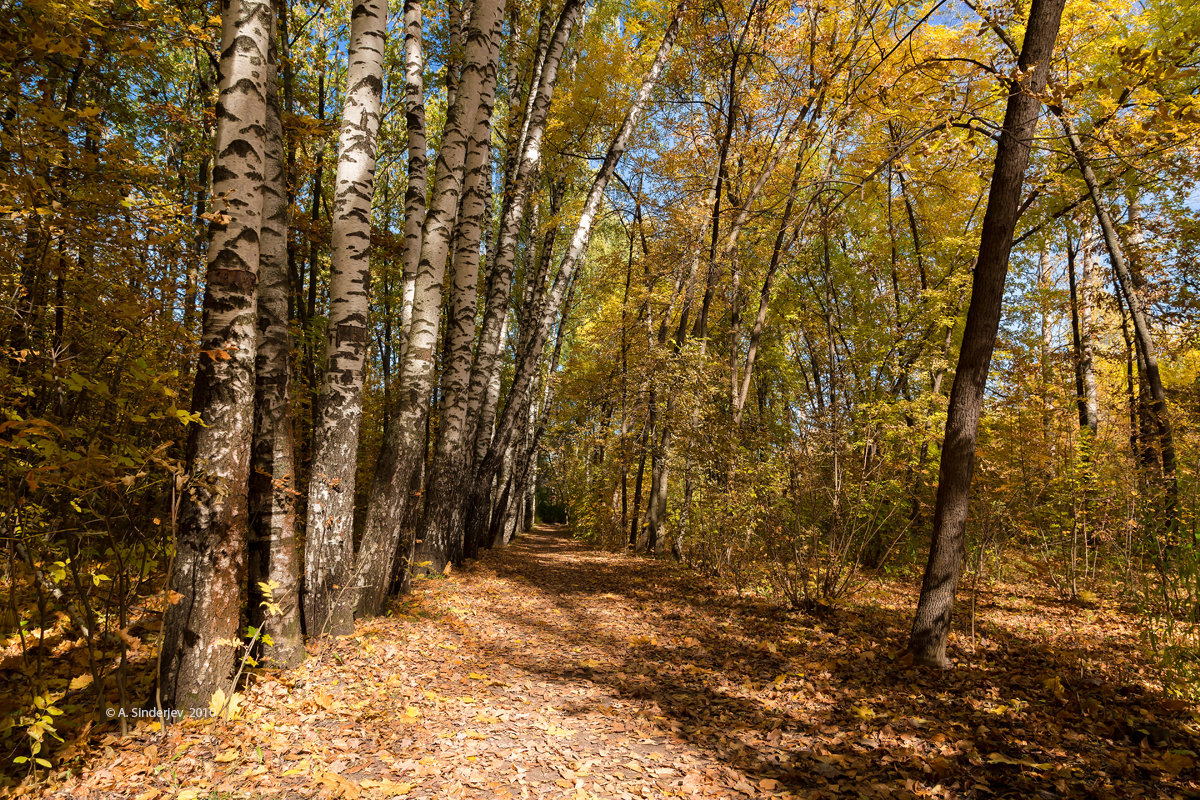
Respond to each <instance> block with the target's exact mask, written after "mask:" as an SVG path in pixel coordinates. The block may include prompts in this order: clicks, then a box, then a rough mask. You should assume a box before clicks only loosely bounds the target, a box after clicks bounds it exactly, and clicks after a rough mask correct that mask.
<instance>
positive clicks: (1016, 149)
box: [908, 0, 1064, 667]
mask: <svg viewBox="0 0 1200 800" xmlns="http://www.w3.org/2000/svg"><path fill="white" fill-rule="evenodd" d="M1063 3H1064V0H1033V3H1032V5H1031V6H1030V9H1029V24H1028V27H1027V29H1026V33H1025V42H1024V44H1023V46H1022V48H1021V56H1020V58H1019V59H1018V66H1019V69H1020V74H1021V76H1022V77H1021V79H1020V80H1019V81H1016V82H1014V84H1013V85H1012V88H1011V91H1012V94H1011V95H1010V96H1009V98H1008V105H1007V109H1006V110H1005V114H1004V127H1003V129H1002V132H1001V134H1000V142H999V145H998V147H997V150H996V164H995V169H994V171H993V173H992V183H991V187H990V189H989V191H988V204H987V211H986V212H985V213H984V218H983V229H982V232H981V234H980V242H979V258H978V260H977V261H976V266H975V280H974V284H973V286H972V288H971V303H970V306H969V308H968V310H967V321H966V328H965V329H964V332H963V343H962V349H961V350H960V352H959V357H958V367H957V370H956V371H955V374H954V384H953V386H952V388H951V390H950V404H949V410H948V413H947V417H946V434H945V438H944V440H943V443H942V461H941V467H940V470H939V473H938V491H937V501H936V503H935V505H934V513H933V537H932V541H931V544H930V548H929V561H928V563H927V565H926V567H925V576H924V579H923V580H922V583H921V596H920V600H919V601H918V603H917V611H916V615H915V617H914V620H913V627H912V633H911V635H910V637H909V645H908V654H909V655H910V656H911V657H912V660H913V661H914V662H915V663H918V664H924V665H931V666H939V667H945V666H948V664H949V662H948V661H947V659H946V638H947V636H948V635H949V633H950V617H951V613H952V612H953V610H954V595H955V592H956V591H957V589H958V580H959V578H960V577H961V575H962V562H963V552H964V550H965V548H966V538H965V537H966V524H967V506H968V500H969V497H970V490H971V477H972V473H973V472H974V468H975V441H976V438H977V435H978V431H979V416H980V413H981V411H982V408H983V392H984V387H985V386H986V384H987V375H988V369H989V367H990V366H991V361H992V352H993V350H994V348H995V343H996V332H997V330H998V329H999V325H1000V311H1001V305H1002V303H1003V299H1004V283H1005V279H1006V278H1007V276H1008V258H1009V252H1010V251H1011V249H1012V239H1013V228H1014V227H1015V225H1016V222H1017V217H1018V215H1019V206H1020V202H1021V187H1022V185H1023V184H1024V181H1025V168H1026V166H1027V165H1028V163H1029V148H1030V143H1031V141H1032V139H1033V134H1034V130H1035V128H1036V127H1037V119H1038V115H1039V112H1040V110H1041V102H1040V101H1039V100H1038V97H1037V95H1038V94H1039V93H1040V92H1041V91H1042V89H1043V88H1044V87H1045V85H1046V79H1047V76H1048V75H1049V72H1050V57H1051V55H1052V54H1053V52H1054V42H1055V39H1057V37H1058V28H1059V23H1060V21H1061V17H1062V9H1063Z"/></svg>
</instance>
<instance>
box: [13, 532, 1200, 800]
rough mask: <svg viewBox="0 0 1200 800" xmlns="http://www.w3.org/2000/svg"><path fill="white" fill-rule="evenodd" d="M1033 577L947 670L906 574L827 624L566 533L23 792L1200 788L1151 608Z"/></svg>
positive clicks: (1173, 791) (532, 537) (458, 576)
mask: <svg viewBox="0 0 1200 800" xmlns="http://www.w3.org/2000/svg"><path fill="white" fill-rule="evenodd" d="M1020 591H1021V587H1012V586H993V587H992V590H991V591H990V592H984V593H981V596H980V603H979V616H978V618H977V620H976V627H977V629H978V631H979V632H980V635H979V637H978V638H977V639H976V640H975V641H974V643H972V642H971V641H970V640H968V639H965V638H963V637H961V636H960V637H959V638H958V639H957V640H956V641H953V642H952V646H953V649H954V651H955V652H956V653H957V654H958V656H959V663H958V664H957V666H956V668H955V669H953V670H950V671H947V672H941V673H931V672H926V671H921V670H916V669H913V668H910V667H905V666H903V664H902V662H900V661H898V660H897V659H896V656H897V655H898V654H899V652H900V651H901V650H902V648H903V644H904V640H905V635H906V633H907V627H908V614H910V613H911V607H912V602H913V595H912V591H911V589H910V588H908V587H902V586H899V585H893V584H888V583H883V584H881V585H880V586H879V587H878V588H877V589H875V590H872V591H870V592H867V593H864V595H863V596H862V597H860V598H859V599H858V600H856V601H852V602H850V603H848V604H846V605H845V606H843V607H840V608H837V609H833V610H825V611H823V612H822V613H820V614H819V615H815V616H810V615H804V614H800V613H798V612H790V611H787V610H786V609H784V608H781V607H779V606H778V605H775V604H772V603H769V602H766V601H764V600H762V599H760V598H754V597H747V596H741V597H739V596H736V595H734V594H731V593H729V592H726V591H723V590H721V589H718V588H716V587H715V586H714V585H713V584H711V583H710V582H709V581H707V580H705V579H704V578H702V577H701V576H699V575H697V574H696V573H695V572H692V571H689V570H686V569H684V568H682V567H680V566H678V565H675V564H670V563H667V562H664V561H655V560H650V559H645V558H636V557H632V556H629V555H625V554H614V553H606V552H600V551H595V550H592V549H589V548H587V547H586V546H584V545H582V544H580V543H578V542H575V541H573V540H571V539H570V538H569V536H568V535H567V534H566V533H565V532H564V531H562V530H560V529H555V528H551V527H542V528H539V529H538V530H536V531H535V532H534V533H531V534H528V535H525V536H522V537H520V538H519V539H518V540H517V541H515V542H514V543H513V544H512V545H510V546H508V547H505V548H502V549H499V550H496V551H493V552H489V553H486V554H485V555H484V556H483V557H482V558H481V559H480V560H479V561H478V562H475V563H472V564H470V565H469V566H468V567H467V568H466V569H463V570H460V571H456V572H455V573H454V574H453V576H452V577H450V578H448V579H436V580H428V581H423V582H420V583H418V585H417V588H416V590H415V591H414V593H413V594H412V595H410V596H408V597H406V598H402V599H401V600H400V601H398V602H397V604H396V605H395V606H394V609H393V613H392V614H391V615H390V616H389V617H386V618H379V619H373V620H367V621H363V622H360V623H358V624H357V626H356V629H355V633H354V634H353V635H352V636H347V637H342V638H338V639H334V640H329V641H325V642H321V643H317V644H315V645H312V646H310V648H309V658H308V660H307V661H306V662H305V663H304V665H302V666H301V667H300V668H298V669H296V670H294V671H292V672H289V673H275V672H270V671H263V672H261V673H259V674H256V675H254V676H252V679H251V681H250V682H249V684H248V685H247V686H246V687H245V689H244V690H243V692H242V693H241V695H240V696H241V704H240V708H239V711H240V714H239V716H238V717H237V718H236V719H232V720H217V721H202V720H187V721H184V722H181V723H178V724H175V725H171V726H168V727H167V729H166V730H165V731H163V730H159V729H158V728H157V726H156V725H155V724H153V723H145V722H143V723H139V724H138V725H137V726H135V727H134V728H133V729H132V734H131V735H129V736H127V737H124V738H122V737H119V736H118V735H117V734H116V733H114V732H113V731H112V730H111V729H110V730H107V731H106V730H105V727H100V728H99V729H96V730H94V731H93V732H92V733H91V734H90V738H89V739H88V740H87V741H86V742H82V743H76V744H75V745H74V748H73V752H72V753H71V756H70V758H69V759H65V758H63V759H60V763H59V764H56V768H55V769H54V770H51V771H50V773H49V775H46V774H44V773H43V774H42V775H41V776H39V778H38V779H37V780H36V781H35V780H29V781H27V782H26V783H25V784H23V785H21V786H20V787H17V788H16V789H15V790H12V791H11V794H12V795H13V796H20V795H25V796H37V795H41V796H44V797H64V798H66V797H70V798H116V797H122V798H136V799H137V800H157V799H158V798H177V799H179V800H192V799H193V798H195V799H196V800H198V799H199V798H214V797H219V798H241V797H255V798H258V797H280V798H308V797H322V798H324V797H339V798H351V800H354V799H356V798H398V797H403V798H460V797H461V798H574V799H577V800H587V799H589V798H614V799H621V800H624V799H625V798H659V797H688V798H743V797H794V798H820V797H856V798H874V797H877V798H925V797H932V798H939V797H940V798H951V797H954V798H959V797H962V798H992V797H1012V798H1017V797H1021V798H1024V797H1095V798H1109V797H1122V798H1126V797H1128V798H1133V797H1171V798H1175V797H1200V787H1198V784H1197V777H1198V776H1197V772H1196V758H1197V752H1198V751H1200V742H1198V739H1200V737H1198V735H1197V733H1198V729H1197V720H1198V719H1200V717H1198V716H1197V711H1196V708H1195V707H1194V706H1192V705H1190V704H1186V703H1183V702H1181V701H1178V700H1175V699H1172V698H1169V697H1167V696H1165V695H1163V694H1162V693H1161V692H1159V691H1155V689H1154V687H1153V684H1152V683H1151V682H1149V681H1148V680H1147V678H1146V676H1145V675H1144V674H1143V670H1144V665H1143V659H1142V658H1141V657H1140V655H1139V652H1138V650H1137V646H1136V645H1137V634H1136V629H1135V626H1134V622H1133V620H1131V619H1130V618H1129V617H1127V616H1124V615H1122V614H1121V613H1120V612H1119V611H1118V610H1116V609H1115V607H1110V606H1111V605H1112V604H1109V606H1105V607H1103V608H1099V609H1096V610H1094V611H1090V612H1089V613H1088V614H1087V615H1086V616H1085V617H1081V616H1080V614H1079V610H1078V609H1076V608H1073V607H1069V606H1064V605H1062V604H1059V603H1056V602H1054V601H1051V600H1046V599H1042V600H1038V599H1036V598H1029V597H1025V596H1023V595H1021V594H1020ZM108 727H109V728H111V726H108ZM64 767H65V769H64Z"/></svg>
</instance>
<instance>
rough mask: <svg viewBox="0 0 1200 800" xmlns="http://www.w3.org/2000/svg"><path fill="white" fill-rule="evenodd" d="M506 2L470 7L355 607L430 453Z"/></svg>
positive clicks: (379, 566)
mask: <svg viewBox="0 0 1200 800" xmlns="http://www.w3.org/2000/svg"><path fill="white" fill-rule="evenodd" d="M503 6H504V3H503V0H477V2H476V3H475V5H474V6H473V8H472V12H471V20H470V28H469V30H468V32H467V36H466V45H465V48H464V52H463V60H462V70H461V75H460V77H459V79H458V82H457V86H456V89H455V96H454V102H453V104H452V105H451V106H450V109H449V111H448V113H447V115H446V124H445V127H444V129H443V132H442V144H441V147H440V149H439V150H438V157H437V161H436V163H435V165H434V180H433V194H432V198H431V202H430V205H429V208H428V211H427V214H426V217H425V226H424V228H423V231H422V240H421V261H420V267H419V269H418V271H417V278H416V285H415V291H414V300H413V311H412V321H411V323H410V326H409V330H408V344H407V346H406V349H405V352H404V363H403V365H402V367H401V371H400V386H399V391H398V392H397V404H396V409H395V414H393V415H392V417H391V418H390V419H389V424H388V428H387V430H386V431H385V433H384V441H383V445H382V448H381V451H380V456H379V463H378V465H377V467H376V470H375V477H374V481H373V482H372V485H371V492H370V495H369V498H368V501H367V512H366V513H367V517H366V522H365V524H364V527H363V537H362V543H361V545H360V547H359V551H358V555H357V557H356V560H355V580H354V582H355V585H356V587H357V589H358V595H357V597H356V598H354V600H353V601H352V605H351V608H353V607H354V606H353V602H357V608H358V613H359V614H360V615H371V614H376V613H378V612H379V611H380V609H382V607H383V601H384V598H385V597H386V596H387V590H388V583H389V580H390V577H391V573H392V570H391V565H392V558H393V556H394V554H395V552H396V548H397V542H398V540H399V537H400V533H401V527H400V526H401V520H402V518H403V516H404V511H405V509H406V507H407V504H408V503H409V502H410V501H411V497H410V495H409V491H408V487H409V485H410V481H411V480H412V476H413V474H414V473H415V472H416V470H417V469H418V466H419V464H420V463H421V461H422V459H423V456H424V450H425V425H424V421H425V416H426V414H427V413H428V410H429V400H430V397H431V396H432V393H433V383H434V378H435V371H434V349H435V346H436V343H437V339H438V330H439V327H440V325H439V323H440V318H441V310H442V280H443V278H444V276H445V272H446V259H447V255H448V254H449V251H450V244H451V239H452V236H453V228H454V221H455V217H456V216H457V213H458V206H459V199H460V196H461V193H462V188H463V180H464V171H465V167H466V157H467V138H468V136H469V135H470V134H471V132H472V131H473V130H474V129H475V121H476V118H477V116H478V115H479V113H480V112H481V108H482V98H483V96H484V90H485V83H486V82H488V81H494V80H495V77H496V70H497V58H498V55H499V50H500V32H501V24H500V23H501V18H502V15H503V10H504V9H503Z"/></svg>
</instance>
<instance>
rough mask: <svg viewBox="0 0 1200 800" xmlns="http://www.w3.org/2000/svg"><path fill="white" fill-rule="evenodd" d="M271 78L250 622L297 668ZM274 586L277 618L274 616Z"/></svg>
mask: <svg viewBox="0 0 1200 800" xmlns="http://www.w3.org/2000/svg"><path fill="white" fill-rule="evenodd" d="M270 72H271V77H270V78H269V80H268V82H267V118H266V126H265V132H266V137H265V148H264V150H265V159H266V161H265V163H266V169H265V170H264V173H263V178H264V180H263V186H262V193H263V211H262V214H263V216H262V231H261V234H260V236H259V261H258V345H257V357H256V374H255V392H254V444H253V452H252V457H251V474H250V547H249V558H250V563H249V589H250V606H249V614H250V621H251V623H252V624H254V625H263V624H264V623H265V624H266V625H267V626H268V627H267V631H266V632H267V633H269V637H268V638H269V639H270V642H271V643H270V644H267V645H265V646H264V655H265V656H266V658H267V660H268V661H269V662H270V663H271V664H273V665H275V666H279V667H292V666H295V665H296V664H299V663H300V662H301V661H302V660H303V659H304V641H303V637H302V636H301V631H300V569H299V563H298V557H299V554H298V553H297V550H296V494H297V492H296V487H297V482H296V459H295V442H294V436H293V428H292V401H291V371H292V370H291V363H290V359H291V354H292V341H291V332H290V330H289V328H288V294H289V292H290V290H291V285H290V281H289V277H288V246H287V238H288V236H287V234H288V198H287V188H286V186H287V176H286V164H285V159H284V150H283V124H282V121H281V119H280V113H279V111H280V109H279V95H278V92H277V91H276V89H277V79H278V76H279V70H278V67H277V65H276V64H274V63H273V64H272V66H271V70H270ZM260 583H267V584H269V585H270V587H271V589H270V592H269V595H268V596H269V598H270V601H271V603H272V604H273V605H275V606H277V607H278V609H279V613H278V614H277V615H266V614H264V609H263V607H262V603H263V602H264V601H265V600H266V599H267V596H264V593H263V592H262V591H261V590H260V587H259V584H260Z"/></svg>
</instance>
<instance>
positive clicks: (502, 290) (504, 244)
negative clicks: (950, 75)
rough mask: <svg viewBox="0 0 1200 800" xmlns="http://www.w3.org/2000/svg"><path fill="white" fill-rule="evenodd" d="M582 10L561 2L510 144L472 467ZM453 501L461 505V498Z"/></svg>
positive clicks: (476, 392) (470, 417)
mask: <svg viewBox="0 0 1200 800" xmlns="http://www.w3.org/2000/svg"><path fill="white" fill-rule="evenodd" d="M582 9H583V2H582V0H567V2H566V3H565V4H564V6H563V10H562V13H561V14H560V15H559V18H558V24H557V26H556V27H555V30H554V34H553V35H552V36H550V37H549V39H548V44H547V47H546V51H545V53H544V54H539V56H538V58H540V60H541V65H540V68H539V69H538V70H537V71H535V73H534V74H535V77H536V82H535V83H532V84H531V86H530V97H529V101H528V103H527V104H526V113H525V121H524V123H523V125H522V132H521V138H520V139H519V140H518V142H517V143H516V147H517V150H518V153H519V156H518V160H517V164H516V170H515V175H514V177H513V179H512V186H511V187H510V191H509V192H508V193H506V194H505V196H504V198H503V201H502V208H501V213H500V235H499V237H498V239H497V243H496V245H497V246H496V250H495V254H494V255H493V256H492V257H491V264H490V267H489V271H488V272H489V274H488V292H487V299H486V301H485V305H484V313H483V322H482V325H481V327H480V332H479V343H478V345H477V346H476V350H475V361H474V364H473V365H472V368H471V381H470V385H469V389H468V396H469V400H468V407H467V427H466V436H467V438H466V441H467V442H468V443H469V444H470V446H471V447H472V449H473V452H471V453H470V454H469V456H470V461H469V462H468V467H469V468H473V467H474V466H475V462H476V458H480V459H481V458H482V457H483V455H485V452H481V451H485V450H486V442H487V441H488V439H489V437H490V436H491V434H492V427H493V423H494V422H495V416H496V404H497V402H498V399H499V392H498V391H496V390H495V389H498V387H499V379H500V372H501V368H502V367H503V360H502V359H501V357H500V350H501V344H502V339H503V334H504V322H505V319H506V318H507V317H508V311H509V305H510V301H511V295H512V277H513V267H514V265H515V263H516V257H517V251H518V239H519V237H520V232H521V222H522V220H523V219H524V217H525V206H526V204H527V203H528V200H529V195H530V192H531V190H532V188H533V183H534V179H535V177H536V176H537V173H538V170H539V168H540V166H541V161H542V137H543V135H544V134H545V130H546V120H547V118H548V115H549V112H550V104H551V101H552V100H553V99H554V88H555V86H556V85H557V83H558V67H559V64H560V62H561V60H562V55H563V52H564V51H565V50H566V47H567V43H568V41H569V40H570V38H571V31H572V30H573V29H574V26H575V22H576V20H577V19H578V18H579V14H580V12H581V11H582ZM557 197H558V194H557V193H555V192H553V191H552V193H551V205H552V207H553V206H554V205H555V199H556V198H557ZM548 235H549V234H548ZM541 257H542V258H543V259H545V261H544V262H543V263H549V261H550V259H551V258H552V253H548V252H545V248H543V252H542V255H541ZM527 282H528V281H527ZM465 474H466V475H470V474H471V471H469V470H468V471H465ZM458 494H459V496H460V497H462V496H463V495H465V492H463V486H462V484H461V483H460V484H459V486H458ZM459 502H460V504H461V500H460V501H459Z"/></svg>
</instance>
